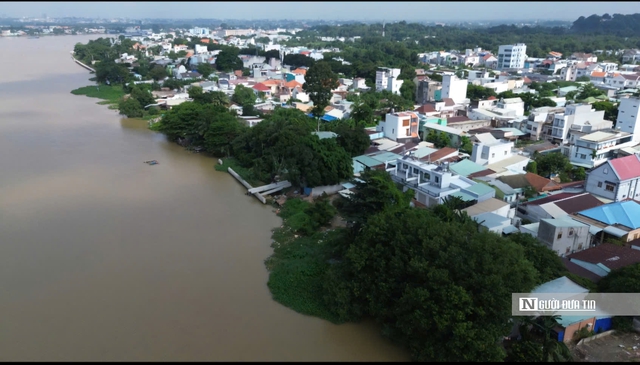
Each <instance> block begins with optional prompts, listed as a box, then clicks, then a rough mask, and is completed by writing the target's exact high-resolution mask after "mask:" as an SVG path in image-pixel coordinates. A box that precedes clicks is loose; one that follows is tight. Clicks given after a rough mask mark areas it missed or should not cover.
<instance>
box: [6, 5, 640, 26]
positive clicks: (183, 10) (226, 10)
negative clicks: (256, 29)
mask: <svg viewBox="0 0 640 365" xmlns="http://www.w3.org/2000/svg"><path fill="white" fill-rule="evenodd" d="M605 12H606V13H609V14H610V15H613V14H615V13H620V14H633V13H640V2H635V1H632V2H613V1H612V2H610V1H597V2H588V1H586V2H562V1H557V2H490V1H489V2H487V1H482V2H396V1H384V2H221V1H215V2H188V1H180V2H178V1H175V2H2V6H0V15H6V16H10V17H41V16H42V15H43V14H46V15H47V16H48V17H51V18H56V17H72V16H75V17H87V18H98V17H99V18H132V19H144V18H172V19H194V18H201V19H246V20H257V19H296V20H298V19H305V20H312V19H313V20H323V19H324V20H328V19H333V20H387V21H395V20H406V21H436V22H437V21H447V22H450V21H474V20H476V21H490V20H523V19H527V20H528V19H541V20H542V19H544V20H575V19H577V18H579V17H580V16H589V15H592V14H598V15H602V14H604V13H605Z"/></svg>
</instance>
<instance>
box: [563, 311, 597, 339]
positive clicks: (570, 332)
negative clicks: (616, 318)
mask: <svg viewBox="0 0 640 365" xmlns="http://www.w3.org/2000/svg"><path fill="white" fill-rule="evenodd" d="M589 325H590V326H589ZM595 325H596V317H593V318H589V319H585V320H584V321H581V322H578V323H574V324H571V325H569V326H568V327H566V328H565V330H564V338H563V340H562V341H563V342H564V343H570V342H571V341H573V336H574V334H575V333H576V332H578V331H579V330H580V329H581V328H583V327H587V328H588V329H589V330H593V329H594V328H595Z"/></svg>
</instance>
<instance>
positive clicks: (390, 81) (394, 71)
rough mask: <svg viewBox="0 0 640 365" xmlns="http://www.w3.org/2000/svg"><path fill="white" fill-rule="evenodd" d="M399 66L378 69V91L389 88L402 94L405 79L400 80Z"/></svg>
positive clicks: (395, 92)
mask: <svg viewBox="0 0 640 365" xmlns="http://www.w3.org/2000/svg"><path fill="white" fill-rule="evenodd" d="M398 76H400V69H399V68H387V67H380V68H379V69H378V71H376V91H382V90H388V91H391V92H392V93H394V94H400V87H401V86H402V83H403V81H402V80H398Z"/></svg>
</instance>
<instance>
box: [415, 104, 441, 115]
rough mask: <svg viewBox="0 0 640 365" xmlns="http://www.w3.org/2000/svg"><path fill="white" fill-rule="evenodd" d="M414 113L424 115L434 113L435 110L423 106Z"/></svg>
mask: <svg viewBox="0 0 640 365" xmlns="http://www.w3.org/2000/svg"><path fill="white" fill-rule="evenodd" d="M415 111H416V112H418V113H420V114H425V113H434V112H436V111H437V110H436V109H435V108H434V107H433V105H431V104H424V105H423V106H421V107H419V108H418V109H416V110H415Z"/></svg>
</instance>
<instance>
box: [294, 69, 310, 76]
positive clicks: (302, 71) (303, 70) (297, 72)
mask: <svg viewBox="0 0 640 365" xmlns="http://www.w3.org/2000/svg"><path fill="white" fill-rule="evenodd" d="M291 73H294V74H298V75H306V74H307V70H305V69H303V68H296V69H295V70H293V71H291Z"/></svg>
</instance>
